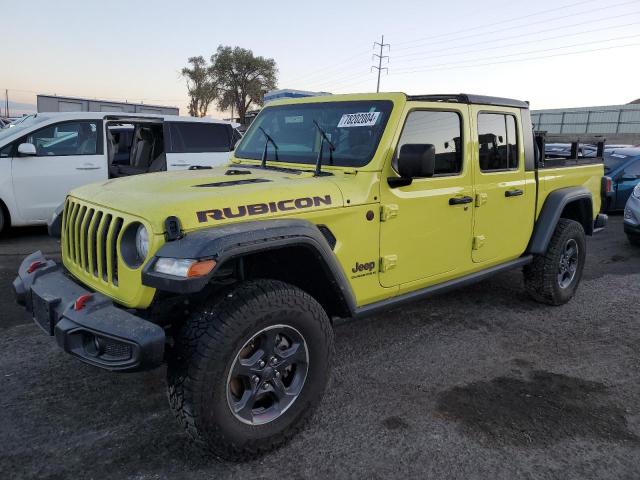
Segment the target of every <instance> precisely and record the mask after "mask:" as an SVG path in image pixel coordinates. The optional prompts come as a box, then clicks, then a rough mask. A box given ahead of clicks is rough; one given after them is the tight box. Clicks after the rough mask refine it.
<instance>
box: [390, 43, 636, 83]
mask: <svg viewBox="0 0 640 480" xmlns="http://www.w3.org/2000/svg"><path fill="white" fill-rule="evenodd" d="M636 46H640V43H628V44H625V45H612V46H610V47H603V48H593V49H589V50H579V51H576V52H565V53H556V54H553V55H542V56H539V57H529V58H521V59H514V60H505V61H501V62H487V63H477V64H471V65H459V66H450V67H445V66H440V67H434V68H426V69H422V70H411V71H407V72H402V73H397V75H398V76H401V75H408V74H411V73H420V72H429V71H434V70H455V69H458V68H473V67H484V66H488V65H499V64H505V63H517V62H518V63H519V62H527V61H530V60H541V59H545V58H553V57H564V56H568V55H578V54H581V53H590V52H599V51H604V50H614V49H616V48H627V47H636Z"/></svg>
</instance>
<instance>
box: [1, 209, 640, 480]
mask: <svg viewBox="0 0 640 480" xmlns="http://www.w3.org/2000/svg"><path fill="white" fill-rule="evenodd" d="M36 249H42V250H43V251H45V252H48V253H51V254H54V255H55V254H56V252H57V250H58V245H57V244H56V242H55V241H53V240H52V239H50V238H48V237H46V235H45V234H44V231H43V230H40V229H23V230H16V231H14V232H11V233H10V234H9V235H8V237H7V236H5V237H4V238H2V239H0V305H2V307H3V310H2V315H1V318H2V320H1V321H0V332H1V333H2V335H1V336H0V382H1V385H2V388H1V391H0V393H1V395H0V472H2V473H1V474H0V475H1V476H2V478H12V479H13V478H94V479H99V478H110V479H113V478H134V479H156V478H158V479H160V478H171V479H181V478H184V479H205V478H206V479H210V478H249V477H253V478H255V477H259V478H276V477H279V478H331V479H334V478H340V479H341V478H368V479H377V478H438V479H445V478H456V479H465V480H470V479H487V478H491V479H509V480H511V479H514V478H518V479H522V478H558V479H563V480H564V479H587V478H615V479H637V478H640V406H639V405H640V373H639V367H640V310H639V307H638V305H640V249H637V248H633V247H631V246H630V245H628V243H627V242H626V238H625V237H624V235H623V233H622V219H621V218H620V217H613V218H611V219H610V225H609V227H608V229H607V230H606V231H605V232H604V233H601V234H599V235H597V236H596V237H594V238H591V239H589V253H588V260H587V262H588V263H587V267H586V269H585V275H584V278H583V282H582V284H581V286H580V289H579V291H578V293H577V296H576V298H574V300H573V301H571V302H570V303H569V304H567V305H565V306H562V307H545V306H541V305H538V304H536V303H534V302H533V301H531V300H529V298H528V297H527V296H526V295H525V293H524V292H523V285H522V278H521V275H520V273H519V272H510V273H506V274H502V275H499V276H496V277H494V278H493V279H490V280H488V281H485V282H483V283H481V284H477V285H474V286H471V287H468V288H464V289H462V290H459V291H457V292H454V293H451V294H447V295H443V296H440V297H437V298H434V299H431V300H429V301H424V302H420V303H417V304H414V305H411V306H409V307H404V308H402V309H397V310H392V311H389V312H387V313H385V314H382V315H378V316H375V317H371V318H369V319H366V320H362V321H354V322H346V323H343V324H340V325H338V326H337V327H336V350H337V358H336V369H335V371H334V376H333V381H332V383H331V385H330V387H329V389H328V391H327V394H326V396H325V398H324V401H323V402H322V404H321V407H320V408H319V410H318V413H317V414H316V416H315V417H314V419H313V420H312V422H311V423H310V425H309V426H308V428H306V429H305V430H304V431H303V432H302V433H301V434H300V435H298V436H297V437H296V438H294V440H293V441H292V442H290V443H289V444H288V445H287V446H285V447H284V448H282V449H280V450H278V451H276V452H274V453H272V454H269V455H267V456H265V457H263V458H261V459H260V460H257V461H254V462H250V463H246V464H231V463H217V462H211V461H207V460H204V459H202V458H200V457H199V456H198V455H196V454H195V453H194V452H193V451H192V450H191V449H190V446H189V442H188V440H187V437H186V435H185V434H183V433H182V432H181V431H180V429H179V427H178V425H177V423H176V422H175V420H174V418H173V416H172V414H171V413H170V412H169V409H168V405H167V401H166V397H165V385H164V375H165V371H164V369H158V370H155V371H153V372H148V373H140V374H128V375H117V374H111V373H108V372H103V371H100V370H97V369H94V368H91V367H89V366H85V365H83V364H81V363H79V362H78V361H76V360H74V359H72V358H70V357H68V356H67V355H66V354H64V353H63V352H62V351H60V350H59V349H58V348H57V347H56V346H55V344H54V342H53V341H52V340H51V339H50V338H48V337H46V336H44V335H43V334H42V333H41V331H40V330H39V329H38V328H37V327H36V326H34V325H33V324H32V321H31V319H30V318H29V317H28V316H27V314H25V312H23V311H22V310H21V309H20V308H18V307H17V306H16V305H14V304H13V300H12V298H11V295H10V292H9V286H10V282H11V280H12V279H13V277H14V275H15V271H16V269H17V266H18V263H19V261H20V260H21V258H22V257H23V256H24V255H25V254H27V253H30V252H31V251H33V250H36Z"/></svg>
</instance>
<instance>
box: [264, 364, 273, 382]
mask: <svg viewBox="0 0 640 480" xmlns="http://www.w3.org/2000/svg"><path fill="white" fill-rule="evenodd" d="M274 374H275V370H274V369H273V368H272V367H265V369H264V370H263V371H262V379H263V380H271V379H272V378H273V376H274Z"/></svg>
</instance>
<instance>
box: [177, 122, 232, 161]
mask: <svg viewBox="0 0 640 480" xmlns="http://www.w3.org/2000/svg"><path fill="white" fill-rule="evenodd" d="M169 138H170V142H169V149H168V152H171V153H201V152H228V151H230V150H231V146H232V145H233V143H232V128H231V126H230V125H227V124H225V123H204V122H202V123H200V122H198V123H196V122H171V123H169Z"/></svg>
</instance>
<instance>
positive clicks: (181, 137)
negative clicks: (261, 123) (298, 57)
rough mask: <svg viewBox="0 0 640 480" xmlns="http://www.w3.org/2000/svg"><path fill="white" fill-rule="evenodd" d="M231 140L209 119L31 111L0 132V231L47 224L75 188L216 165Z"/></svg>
mask: <svg viewBox="0 0 640 480" xmlns="http://www.w3.org/2000/svg"><path fill="white" fill-rule="evenodd" d="M239 138H240V135H239V133H238V132H237V130H236V129H235V128H234V127H233V125H232V124H231V123H229V122H222V121H216V120H211V119H202V118H192V117H178V116H169V115H150V114H124V113H108V112H72V113H38V114H37V115H35V116H31V117H29V118H27V119H26V120H24V121H23V122H20V123H19V124H17V125H15V126H14V127H12V128H8V129H2V130H0V231H2V229H3V228H7V227H8V226H9V225H13V226H23V225H37V224H45V223H47V221H48V220H49V219H50V218H51V216H52V214H53V212H54V210H55V209H56V207H57V206H59V205H60V204H61V203H62V202H63V201H64V198H65V196H66V194H67V192H68V191H69V190H71V189H73V188H75V187H78V186H80V185H84V184H87V183H91V182H99V181H105V180H108V179H110V178H118V177H124V176H129V175H136V174H142V173H151V172H161V171H165V170H185V169H189V168H208V167H213V166H217V165H222V164H224V163H226V162H227V161H228V159H229V156H230V152H231V151H232V150H233V148H234V146H235V144H236V142H237V141H238V140H239Z"/></svg>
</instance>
